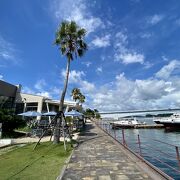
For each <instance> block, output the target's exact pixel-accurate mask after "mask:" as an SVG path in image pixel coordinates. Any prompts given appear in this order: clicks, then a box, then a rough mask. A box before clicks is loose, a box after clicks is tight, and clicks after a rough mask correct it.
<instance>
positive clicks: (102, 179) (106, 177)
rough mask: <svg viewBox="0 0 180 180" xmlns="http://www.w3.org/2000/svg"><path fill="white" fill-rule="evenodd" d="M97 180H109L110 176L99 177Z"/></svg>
mask: <svg viewBox="0 0 180 180" xmlns="http://www.w3.org/2000/svg"><path fill="white" fill-rule="evenodd" d="M98 179H99V180H111V177H110V176H99V178H98Z"/></svg>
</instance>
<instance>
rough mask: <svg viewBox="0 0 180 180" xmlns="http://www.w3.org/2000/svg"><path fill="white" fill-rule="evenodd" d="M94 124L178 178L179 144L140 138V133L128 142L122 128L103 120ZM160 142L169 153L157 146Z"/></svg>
mask: <svg viewBox="0 0 180 180" xmlns="http://www.w3.org/2000/svg"><path fill="white" fill-rule="evenodd" d="M96 125H98V126H99V127H100V128H101V129H102V130H103V131H104V132H106V133H107V134H108V135H110V136H111V137H112V138H114V139H115V140H116V141H117V142H119V143H120V144H121V145H123V146H124V147H125V148H128V149H130V150H131V151H133V152H134V153H135V154H137V155H138V156H140V157H142V158H144V159H145V160H147V161H149V162H150V163H152V164H153V165H155V166H156V167H157V168H159V169H161V170H162V171H164V172H165V173H167V174H169V175H170V176H172V177H173V176H174V177H178V178H180V154H179V148H180V147H179V146H176V145H173V144H170V143H167V142H163V141H161V140H158V139H153V138H149V137H147V138H146V137H144V136H143V138H141V136H140V134H137V137H136V141H132V140H131V142H129V141H128V139H126V137H127V136H126V133H125V131H126V130H125V129H123V128H122V129H119V130H118V131H117V130H116V129H113V128H112V126H111V125H110V123H107V122H103V121H99V122H96ZM149 141H151V142H153V143H154V144H156V145H157V146H158V147H157V146H152V145H151V144H149V143H148V142H149ZM160 144H162V145H165V148H171V149H170V152H171V153H169V152H165V151H164V149H161V148H159V145H160ZM150 152H151V153H150ZM167 159H168V162H167ZM169 172H170V173H169Z"/></svg>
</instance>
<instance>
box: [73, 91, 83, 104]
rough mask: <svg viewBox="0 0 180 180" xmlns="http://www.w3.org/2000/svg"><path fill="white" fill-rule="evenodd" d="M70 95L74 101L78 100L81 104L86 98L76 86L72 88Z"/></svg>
mask: <svg viewBox="0 0 180 180" xmlns="http://www.w3.org/2000/svg"><path fill="white" fill-rule="evenodd" d="M71 96H72V98H73V100H74V101H75V102H76V101H78V102H79V103H81V104H82V103H84V102H85V99H86V97H85V96H84V95H83V94H82V93H81V91H80V89H78V88H74V89H73V90H72V92H71Z"/></svg>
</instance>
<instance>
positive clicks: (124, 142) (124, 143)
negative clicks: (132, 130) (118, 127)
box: [122, 128, 127, 146]
mask: <svg viewBox="0 0 180 180" xmlns="http://www.w3.org/2000/svg"><path fill="white" fill-rule="evenodd" d="M122 138H123V145H124V146H127V144H126V141H125V136H124V129H123V128H122Z"/></svg>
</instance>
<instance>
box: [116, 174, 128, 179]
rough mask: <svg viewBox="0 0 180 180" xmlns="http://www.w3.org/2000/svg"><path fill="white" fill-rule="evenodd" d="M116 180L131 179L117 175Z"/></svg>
mask: <svg viewBox="0 0 180 180" xmlns="http://www.w3.org/2000/svg"><path fill="white" fill-rule="evenodd" d="M115 180H129V178H128V176H126V175H116V176H115Z"/></svg>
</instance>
